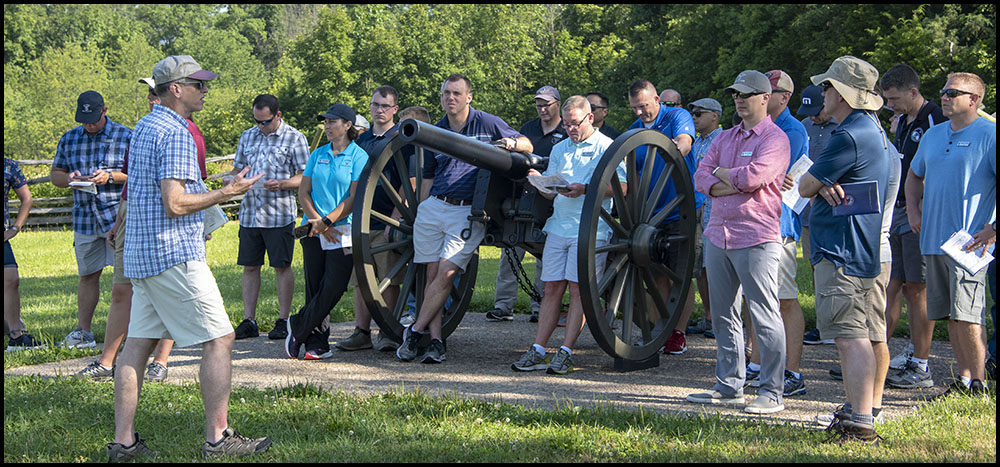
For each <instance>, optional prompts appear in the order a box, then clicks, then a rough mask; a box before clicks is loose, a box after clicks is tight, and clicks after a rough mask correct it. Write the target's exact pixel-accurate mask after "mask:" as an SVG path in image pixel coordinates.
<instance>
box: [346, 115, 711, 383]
mask: <svg viewBox="0 0 1000 467" xmlns="http://www.w3.org/2000/svg"><path fill="white" fill-rule="evenodd" d="M399 128H400V130H399V133H398V134H397V135H396V136H394V137H393V138H392V139H391V141H390V142H389V144H387V145H386V147H385V149H384V150H383V152H382V153H381V154H379V155H377V157H373V158H372V159H371V160H370V161H369V164H368V166H367V167H366V168H365V170H364V171H363V173H362V174H361V179H360V180H359V182H358V187H357V192H356V195H355V201H354V207H353V213H354V214H353V219H354V220H353V224H352V243H353V246H354V263H355V274H356V277H357V278H358V281H357V282H358V287H359V290H360V292H361V295H362V297H363V298H364V301H365V303H366V305H367V306H368V309H369V310H370V311H371V312H372V318H373V319H374V320H375V321H376V323H377V324H378V325H379V328H380V329H381V332H383V333H387V334H389V335H392V336H395V337H396V338H397V339H398V338H399V337H401V335H402V330H403V327H402V326H401V325H400V324H399V319H400V317H401V316H402V315H403V314H404V313H406V311H407V309H408V307H409V306H410V305H409V304H408V302H411V301H412V300H410V299H409V298H410V297H411V296H412V297H413V298H415V301H416V309H418V310H419V307H420V304H421V303H422V302H423V289H424V284H425V280H426V272H425V266H423V265H419V264H416V263H414V262H413V225H414V223H415V221H416V213H417V207H418V198H419V194H420V193H421V190H422V189H423V188H424V187H422V186H421V185H422V183H423V180H422V177H421V176H419V174H421V173H422V171H423V160H424V155H425V153H439V154H444V155H447V156H450V157H453V158H456V159H458V160H461V161H464V162H466V163H469V164H472V165H474V166H476V167H478V168H480V169H481V170H479V173H478V176H477V180H476V188H475V195H474V197H473V200H472V207H471V214H470V216H469V218H470V222H483V223H484V224H485V227H486V234H485V236H484V238H483V242H482V243H481V245H488V246H496V247H500V248H514V247H518V248H522V249H524V250H525V251H527V252H529V253H531V254H532V255H534V256H535V257H536V258H541V253H542V248H543V245H544V241H545V234H544V233H543V232H542V227H543V226H544V224H545V221H546V220H547V219H548V217H549V216H550V215H551V213H552V202H551V201H550V200H548V199H546V198H545V197H543V196H541V195H539V194H538V193H537V192H536V191H535V190H534V188H533V187H531V186H530V184H528V183H527V182H526V179H525V177H526V176H527V173H528V170H529V169H532V168H534V169H536V170H538V171H543V170H544V168H545V166H546V165H547V162H548V161H547V159H545V158H540V157H538V156H535V155H532V154H521V153H516V152H509V151H506V150H504V149H500V148H497V147H495V146H493V145H490V144H488V143H483V142H480V141H477V140H474V139H471V138H468V137H465V136H462V135H459V134H457V133H454V132H451V131H448V130H445V129H441V128H438V127H436V126H433V125H429V124H426V123H422V122H417V121H415V120H404V121H403V122H400V124H399ZM647 156H648V157H647ZM622 163H624V165H625V167H626V180H625V188H622V187H621V186H620V185H619V184H618V183H611V181H612V180H613V177H614V180H617V176H616V170H617V167H618V166H619V165H620V164H622ZM393 170H394V171H396V173H397V174H418V176H416V177H415V180H414V182H413V184H412V185H411V183H405V182H404V183H402V186H392V184H391V183H390V181H389V180H390V177H388V176H387V175H386V172H387V171H393ZM398 179H401V180H404V181H405V180H406V179H407V177H406V176H405V175H404V176H401V177H399V178H398ZM609 185H610V186H611V188H612V192H613V195H612V198H613V199H612V204H613V206H614V207H613V209H611V210H610V211H609V210H607V209H604V208H603V207H602V201H603V200H604V197H605V193H606V190H592V189H591V190H587V193H586V194H585V196H584V204H583V206H584V207H583V213H582V216H581V223H580V231H579V252H580V254H579V256H578V261H577V267H578V274H579V277H580V278H581V281H580V293H581V298H582V302H583V310H584V314H585V316H586V319H587V326H588V327H589V329H590V331H591V334H592V335H593V336H594V338H595V340H596V341H597V343H598V345H599V346H600V347H601V349H602V350H604V351H605V352H606V353H607V354H608V355H610V356H611V357H613V359H614V367H615V369H617V370H620V371H626V370H633V369H640V368H646V367H650V366H655V365H657V364H658V355H659V349H660V348H661V347H662V346H663V343H664V342H666V340H667V338H669V337H670V335H671V332H672V330H673V329H674V327H675V325H676V324H677V320H678V318H679V316H680V313H681V310H682V307H683V304H684V301H685V299H686V297H687V293H688V289H689V287H688V284H690V283H691V278H692V275H693V267H694V264H693V262H694V235H695V222H697V217H696V215H695V203H694V188H693V185H692V182H691V177H690V174H689V172H688V168H687V165H686V164H685V163H684V159H683V157H682V155H681V154H680V152H679V151H678V150H677V148H676V146H675V145H674V143H673V141H671V140H670V139H669V138H667V137H666V136H664V135H663V134H662V133H660V132H657V131H653V130H632V131H629V132H627V133H625V134H623V135H622V136H620V137H618V139H616V140H615V141H614V143H613V144H612V145H611V146H610V147H609V148H608V150H607V151H606V152H605V153H604V155H603V156H602V158H601V160H600V161H599V163H598V165H597V168H596V169H595V171H594V175H593V177H592V178H591V181H590V183H589V184H588V186H604V187H607V186H609ZM377 192H381V193H382V195H380V196H385V197H387V198H388V199H389V200H390V201H391V202H392V204H393V206H394V207H395V210H396V211H398V213H399V215H400V218H399V219H398V220H396V219H394V218H393V217H391V216H390V215H388V214H386V213H382V212H378V211H377V210H375V209H373V208H372V201H373V199H374V198H375V195H376V193H377ZM668 199H669V202H667V200H668ZM599 221H603V222H606V223H607V224H608V225H609V226H610V227H611V231H612V236H611V238H610V239H609V240H607V241H603V240H605V239H598V238H597V237H598V222H599ZM668 221H669V222H668ZM378 224H384V225H388V226H389V227H390V229H389V230H390V232H391V234H390V235H389V238H388V239H387V241H384V242H383V241H381V240H380V241H377V242H374V243H375V244H374V245H373V240H374V239H376V238H378V235H376V234H379V233H380V232H381V230H382V229H381V228H380V227H377V226H378ZM599 240H601V241H599ZM385 251H391V252H392V253H393V260H392V261H390V264H389V265H388V266H386V269H387V270H386V271H377V270H376V267H375V261H374V255H375V254H378V253H381V252H385ZM600 254H607V255H608V256H607V260H606V262H605V267H604V269H603V270H602V271H597V270H596V260H595V259H596V257H597V255H600ZM515 270H516V269H515ZM477 271H478V256H476V257H474V258H473V259H472V261H470V263H469V266H468V267H467V268H466V271H465V272H464V273H463V274H462V275H461V276H459V278H458V279H457V281H456V285H455V286H454V287H453V288H452V291H451V294H450V300H448V302H447V303H446V304H445V309H444V313H443V325H442V334H443V336H444V337H447V336H448V335H450V334H451V333H452V332H453V331H454V330H455V329H456V328H457V327H458V324H459V322H460V321H461V319H462V317H463V316H464V314H465V311H466V309H467V308H468V305H469V303H470V301H471V299H472V292H473V288H474V286H475V282H476V274H477ZM598 272H600V274H598ZM397 276H402V280H401V284H399V287H400V290H399V293H398V297H399V298H398V299H397V300H396V301H395V304H394V306H391V307H390V306H389V303H387V302H386V300H385V298H384V297H383V293H384V292H386V291H387V290H388V289H389V288H390V287H392V286H393V285H394V284H392V282H391V280H390V278H393V277H397ZM666 289H669V290H670V292H669V294H666V293H663V292H664V291H665V290H666Z"/></svg>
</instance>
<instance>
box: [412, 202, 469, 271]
mask: <svg viewBox="0 0 1000 467" xmlns="http://www.w3.org/2000/svg"><path fill="white" fill-rule="evenodd" d="M471 212H472V207H471V206H455V205H452V204H448V203H446V202H444V201H442V200H440V199H437V198H434V197H430V198H427V199H426V200H424V202H422V203H420V206H419V208H418V209H417V220H416V222H414V225H413V262H415V263H435V262H438V261H440V260H442V259H446V260H448V261H450V262H451V263H453V264H455V265H456V266H458V267H460V268H462V271H463V272H465V267H466V266H468V265H469V260H470V259H472V255H473V254H474V253H475V252H476V248H479V244H480V243H482V242H483V236H485V235H486V226H485V225H483V224H482V223H480V222H470V221H469V214H470V213H471ZM465 229H471V230H470V231H471V236H470V237H469V239H468V240H463V239H462V231H463V230H465Z"/></svg>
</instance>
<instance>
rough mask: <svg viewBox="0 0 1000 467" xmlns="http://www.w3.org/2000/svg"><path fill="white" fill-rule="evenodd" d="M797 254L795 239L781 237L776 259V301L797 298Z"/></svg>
mask: <svg viewBox="0 0 1000 467" xmlns="http://www.w3.org/2000/svg"><path fill="white" fill-rule="evenodd" d="M797 254H798V250H797V249H796V243H795V238H793V237H782V238H781V255H780V256H779V257H778V300H795V299H798V298H799V284H798V283H797V282H795V276H796V274H797V273H798V271H799V261H798V258H796V255H797Z"/></svg>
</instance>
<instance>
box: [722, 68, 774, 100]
mask: <svg viewBox="0 0 1000 467" xmlns="http://www.w3.org/2000/svg"><path fill="white" fill-rule="evenodd" d="M723 91H724V92H725V93H726V94H732V93H734V92H742V93H748V94H749V93H759V94H765V93H766V94H770V93H771V81H770V80H769V79H767V76H766V75H764V73H761V72H759V71H757V70H746V71H744V72H742V73H740V75H739V76H737V77H736V82H734V83H733V85H732V86H729V87H728V88H726V89H724V90H723Z"/></svg>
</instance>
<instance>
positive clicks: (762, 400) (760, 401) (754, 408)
mask: <svg viewBox="0 0 1000 467" xmlns="http://www.w3.org/2000/svg"><path fill="white" fill-rule="evenodd" d="M782 410H785V404H782V403H781V402H778V401H776V400H774V399H771V398H770V397H767V396H765V395H760V396H757V398H756V399H754V401H753V402H751V403H749V404H747V406H746V407H744V408H743V411H744V412H746V413H753V414H769V413H775V412H781V411H782Z"/></svg>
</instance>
